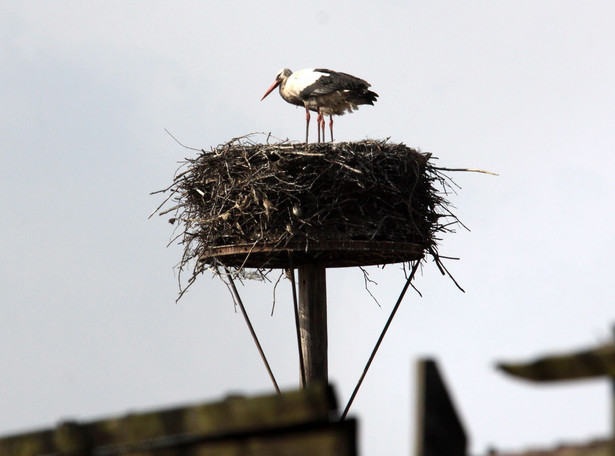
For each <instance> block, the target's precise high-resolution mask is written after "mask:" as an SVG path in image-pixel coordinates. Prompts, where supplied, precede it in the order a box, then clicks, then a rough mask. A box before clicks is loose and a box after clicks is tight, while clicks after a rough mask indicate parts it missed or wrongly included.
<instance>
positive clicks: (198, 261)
mask: <svg viewBox="0 0 615 456" xmlns="http://www.w3.org/2000/svg"><path fill="white" fill-rule="evenodd" d="M447 188H448V184H447V178H446V177H445V176H444V175H443V174H442V173H441V171H439V170H438V168H436V167H435V166H434V165H433V164H432V157H431V155H430V154H424V153H420V152H418V151H416V150H414V149H411V148H409V147H406V146H405V145H403V144H390V143H388V142H386V141H373V140H365V141H360V142H350V143H324V144H310V145H306V144H304V143H289V142H281V143H276V144H257V143H254V142H252V141H251V140H250V137H243V138H239V139H235V140H233V141H231V142H229V143H227V144H223V145H220V146H218V147H216V148H213V149H212V150H211V151H210V152H205V151H201V153H200V155H199V156H198V157H196V158H190V159H186V161H185V163H184V164H183V165H182V167H180V169H179V170H178V173H177V174H176V176H175V178H174V181H173V183H172V185H171V186H170V187H169V188H167V189H166V190H164V192H167V193H169V195H168V198H167V199H166V200H165V202H166V203H167V204H168V202H169V201H172V202H173V203H174V204H173V207H171V208H170V209H167V210H164V211H161V208H159V209H158V211H159V212H160V214H168V213H173V214H174V217H173V218H172V219H171V220H170V221H171V222H172V223H178V226H179V230H180V233H179V235H178V236H177V237H176V238H175V239H179V240H180V243H181V244H183V246H184V254H183V257H182V259H181V261H180V264H179V266H180V271H181V270H183V269H184V268H185V267H186V266H187V265H188V263H191V264H192V262H193V261H194V267H193V270H192V275H191V278H190V280H189V283H192V282H193V281H194V279H195V278H196V276H197V275H198V274H200V273H201V272H203V271H204V270H206V269H208V268H213V269H214V270H217V268H219V267H220V266H226V267H230V268H231V269H235V270H243V269H244V268H256V269H257V270H259V271H260V272H263V271H264V270H267V269H271V268H288V267H294V266H298V265H300V264H303V263H314V262H317V263H321V264H324V265H325V266H327V267H336V266H362V265H371V264H385V263H398V262H407V261H415V260H420V259H422V258H423V257H424V255H425V253H427V252H428V253H431V254H432V255H433V256H434V258H435V259H436V260H438V257H437V253H436V242H437V240H438V238H437V236H438V233H439V232H443V231H446V230H447V223H445V221H446V222H451V220H450V218H451V217H452V219H453V220H452V222H454V221H456V218H455V217H454V216H453V215H452V214H451V213H450V211H449V210H448V202H447V201H446V200H445V196H446V191H447ZM163 205H164V203H163ZM442 217H448V218H449V220H445V221H443V219H442ZM449 224H450V223H449ZM437 263H438V264H440V263H439V261H437Z"/></svg>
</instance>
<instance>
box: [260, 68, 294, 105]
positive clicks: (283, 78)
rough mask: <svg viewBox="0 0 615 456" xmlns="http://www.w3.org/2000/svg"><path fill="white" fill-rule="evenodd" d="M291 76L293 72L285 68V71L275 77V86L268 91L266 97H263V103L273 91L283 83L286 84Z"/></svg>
mask: <svg viewBox="0 0 615 456" xmlns="http://www.w3.org/2000/svg"><path fill="white" fill-rule="evenodd" d="M291 74H293V72H292V71H291V70H289V69H288V68H284V69H283V70H280V71H279V72H278V74H277V75H276V77H275V81H273V84H272V85H271V87H269V90H267V92H265V95H263V98H261V101H263V100H264V99H265V97H266V96H267V95H269V94H270V93H271V92H273V89H275V88H276V87H277V86H279V85H280V84H281V83H283V82H285V81H286V80H287V79H288V78H289V77H290V75H291Z"/></svg>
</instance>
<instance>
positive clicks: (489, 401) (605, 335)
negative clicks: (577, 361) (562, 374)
mask: <svg viewBox="0 0 615 456" xmlns="http://www.w3.org/2000/svg"><path fill="white" fill-rule="evenodd" d="M614 23H615V3H613V2H611V1H585V2H571V1H555V0H554V1H541V2H536V1H499V2H491V1H471V2H454V1H432V2H418V1H411V2H408V1H403V2H402V1H391V2H380V3H378V2H366V1H357V0H353V1H339V2H332V1H320V0H313V1H310V2H298V1H270V2H243V1H238V2H213V1H212V2H205V1H203V2H189V1H186V2H163V1H157V2H154V1H104V2H102V1H100V2H99V1H89V2H80V1H36V2H35V1H20V2H15V1H10V0H0V120H1V121H0V195H1V197H2V203H1V208H2V217H1V218H0V230H1V233H2V236H1V237H0V254H1V255H2V262H1V263H0V299H1V305H2V307H1V309H2V317H1V318H0V372H2V375H0V391H1V393H0V410H2V412H1V413H0V434H9V433H15V432H21V431H25V430H31V429H36V428H40V427H47V426H52V425H55V424H56V423H57V422H58V421H59V420H63V419H69V418H72V419H79V420H85V421H87V420H92V419H98V418H101V417H107V416H114V415H121V414H124V413H126V412H129V411H137V412H138V411H144V410H151V409H156V408H161V407H169V406H176V405H181V404H184V403H195V402H202V401H212V400H220V399H222V398H224V397H225V396H226V395H227V394H230V393H241V394H247V395H253V394H261V393H270V392H272V387H271V384H270V382H269V378H268V376H267V373H266V371H265V370H264V368H263V366H262V364H261V361H260V359H259V357H258V354H257V351H256V349H255V348H254V346H253V343H252V341H251V339H250V336H249V333H248V331H247V329H246V327H245V323H244V321H243V319H242V317H241V315H240V314H239V313H236V312H235V311H234V308H233V304H232V300H231V297H230V295H229V293H228V290H227V289H226V288H225V286H224V285H223V284H222V283H221V282H220V281H219V280H217V279H213V278H211V277H209V276H203V277H201V278H200V280H199V281H198V282H197V284H196V285H195V286H194V287H193V288H192V289H191V290H190V291H189V293H188V294H187V295H185V297H184V298H183V299H182V300H181V301H180V302H179V304H175V298H176V296H177V291H178V290H177V278H176V275H175V272H174V270H173V266H174V265H175V264H176V263H177V262H178V261H179V259H180V255H181V249H180V247H178V246H171V247H169V248H166V244H167V242H168V241H169V239H170V237H171V230H172V227H171V225H169V224H168V223H166V218H163V217H155V218H153V219H150V220H148V219H147V217H148V215H149V214H150V212H151V211H152V210H153V209H155V208H156V206H157V205H158V204H159V203H160V202H161V197H160V196H159V195H158V196H150V195H149V193H150V192H151V191H154V190H158V189H161V188H164V187H166V186H167V185H168V184H170V182H171V180H172V177H173V173H174V171H175V169H176V168H177V166H178V163H177V162H178V161H181V160H182V159H183V158H184V157H188V156H193V152H192V151H189V150H187V149H183V148H181V147H180V146H178V144H177V143H175V142H174V141H173V140H172V139H171V138H170V137H169V136H168V135H167V134H166V133H165V132H164V129H165V128H166V129H168V130H169V131H170V132H172V133H173V135H175V136H176V137H177V138H178V139H179V140H180V141H182V142H183V143H184V144H186V145H188V146H191V147H197V148H204V149H209V148H210V147H212V146H215V145H217V144H220V143H224V142H226V141H228V140H230V139H231V138H233V137H237V136H241V135H244V134H247V133H250V132H257V131H259V132H271V133H272V134H273V135H275V136H277V137H280V138H289V139H291V140H302V138H303V134H304V125H305V124H304V112H303V111H302V110H301V109H296V108H295V107H293V106H291V105H288V104H287V103H285V102H284V101H283V100H282V99H281V98H280V97H279V96H278V95H277V94H272V96H270V97H268V98H267V99H265V100H264V101H262V102H261V101H259V100H260V98H261V96H262V95H263V93H264V92H265V90H266V89H267V88H268V87H269V86H270V84H271V83H272V82H273V79H274V77H275V75H276V73H277V71H278V70H280V69H281V68H284V67H288V68H291V69H293V70H298V69H301V68H309V67H325V68H331V69H335V70H339V71H345V72H348V73H351V74H354V75H356V76H359V77H361V78H364V79H366V80H368V81H369V82H370V83H371V84H372V89H373V90H374V91H375V92H377V93H378V94H379V95H380V98H379V100H378V103H376V105H375V106H374V107H371V106H366V107H362V108H361V110H360V111H358V112H356V113H354V114H352V115H349V116H344V117H340V118H338V119H337V121H336V127H335V128H336V135H337V138H336V139H337V140H361V139H365V138H377V139H383V138H389V137H390V140H391V141H395V142H403V143H405V144H407V145H408V146H411V147H416V148H420V149H421V150H423V151H426V152H431V153H433V154H434V155H435V156H436V157H438V163H439V164H440V165H442V166H448V167H469V168H481V169H486V170H490V171H494V172H497V173H498V174H499V177H493V176H487V175H480V174H468V173H458V174H456V175H455V176H454V178H455V180H456V182H457V183H458V184H459V185H460V186H461V189H460V190H458V192H457V195H453V196H452V197H451V200H452V202H453V204H454V205H455V210H454V211H455V213H456V214H457V215H458V216H459V217H460V219H461V220H462V221H463V222H464V224H465V225H467V226H468V227H469V228H470V229H471V231H469V232H468V231H466V230H463V229H459V230H457V232H456V233H453V234H450V235H447V236H445V237H444V238H443V240H442V241H441V244H440V253H441V254H443V255H448V256H453V257H460V261H455V262H449V263H448V268H449V270H450V271H451V272H452V273H453V275H454V276H455V278H456V279H457V281H458V282H459V283H460V284H461V285H462V286H463V287H464V288H465V290H466V293H465V294H464V293H461V292H460V291H459V290H457V289H456V287H455V286H454V284H453V283H452V282H451V281H450V280H449V279H448V278H446V277H442V276H441V275H440V274H439V272H438V270H437V268H436V267H435V265H434V264H433V263H431V262H428V263H426V264H425V267H424V268H423V270H422V274H421V275H420V276H419V277H418V278H417V280H416V282H415V284H416V286H417V287H418V288H419V289H420V291H421V293H422V295H423V297H422V298H421V297H419V296H418V294H416V293H414V292H411V293H409V294H408V295H407V297H406V299H405V301H404V303H403V306H402V308H401V309H400V311H399V313H398V315H397V318H396V320H395V321H394V323H393V325H392V327H391V329H390V331H389V334H388V336H387V338H386V339H385V341H384V343H383V345H382V347H381V350H380V352H379V354H378V356H377V357H376V360H375V362H374V363H373V365H372V370H371V371H370V373H369V374H368V376H367V378H366V380H365V382H364V385H363V387H362V389H361V391H360V393H359V396H358V397H357V399H356V401H355V404H354V406H353V409H352V410H351V414H353V415H354V416H356V417H358V418H359V419H360V434H361V450H362V454H364V455H378V454H390V455H407V454H409V449H410V448H411V442H412V439H413V435H412V431H411V429H412V427H413V424H412V421H411V417H412V415H413V413H414V399H413V396H412V392H413V388H414V380H413V378H414V367H413V366H414V362H415V360H416V359H417V358H419V357H421V356H433V357H435V358H437V360H438V361H439V362H440V366H441V368H442V370H443V371H444V374H445V376H446V380H447V382H448V384H449V386H450V388H451V390H452V391H453V393H454V396H455V402H456V404H457V406H458V408H459V409H460V411H461V414H462V417H463V420H464V422H465V425H466V427H467V429H468V430H469V433H470V437H471V444H472V451H473V452H475V453H478V452H484V451H485V450H486V448H487V447H488V446H489V445H495V446H496V447H499V448H508V449H510V448H517V449H518V448H524V447H527V446H544V445H551V444H554V443H556V442H560V441H579V440H584V439H588V438H593V437H599V436H606V434H607V433H608V432H609V430H610V417H611V415H610V407H611V403H610V400H609V387H608V384H607V382H606V381H605V380H592V381H584V382H575V383H572V384H561V385H557V386H535V385H531V384H528V383H523V382H521V381H516V380H514V379H510V378H507V377H504V376H503V375H502V374H501V373H499V372H497V371H495V369H494V363H495V362H496V361H497V360H527V359H531V358H533V357H534V356H537V355H539V354H543V353H549V352H566V351H568V350H572V349H580V348H585V347H588V346H593V345H594V344H597V343H600V342H604V341H606V340H608V339H609V337H610V336H611V326H612V324H613V323H614V322H615V308H614V307H613V298H612V295H613V292H612V282H613V278H612V277H613V272H614V269H615V268H614V267H613V265H612V262H613V258H615V247H614V242H613V226H614V225H615V211H614V209H613V199H614V198H613V197H614V196H615V195H614V193H615V192H614V190H615V184H614V183H613V175H614V174H615V158H614V157H615V83H614V81H615V27H613V24H614ZM312 134H313V131H312ZM372 277H373V278H374V279H375V280H376V281H377V282H378V284H379V285H378V286H374V287H373V288H372V290H371V291H372V292H373V293H374V294H375V295H376V296H377V298H378V300H379V301H380V303H381V304H382V307H381V308H380V307H378V306H377V305H376V304H375V303H374V301H373V300H372V299H371V298H370V297H369V295H368V294H367V292H366V291H365V290H364V289H363V276H362V273H361V272H360V271H359V270H358V269H341V270H330V271H329V273H328V297H329V346H330V355H329V357H330V374H331V380H332V382H333V383H334V385H335V387H336V389H337V392H338V395H339V398H340V402H341V404H342V405H343V404H345V401H346V400H347V399H348V397H349V395H350V393H351V392H352V389H353V387H354V384H355V382H356V380H357V379H358V377H359V375H360V373H361V371H362V368H363V365H364V363H365V361H366V360H367V357H368V356H369V352H370V350H371V347H372V346H373V344H374V343H375V341H376V339H377V337H378V334H379V333H380V330H381V328H382V326H383V324H384V322H385V321H386V319H387V317H388V314H389V312H390V310H391V308H392V306H393V304H394V302H395V299H396V297H397V295H398V293H399V291H400V289H401V287H402V286H403V281H404V278H403V273H402V271H401V270H400V268H399V266H396V265H392V266H388V267H387V268H385V269H384V270H374V271H372ZM273 278H274V279H276V278H277V277H273ZM289 288H290V286H289V284H288V282H287V281H284V282H283V283H282V284H281V285H280V286H279V287H278V290H277V302H276V311H275V314H274V316H273V317H272V316H270V311H271V305H272V299H273V284H271V283H268V284H261V283H247V284H246V286H244V287H242V288H241V289H240V292H241V293H242V295H243V297H244V299H245V301H246V304H247V306H248V312H249V313H250V315H251V317H252V318H253V323H254V325H255V327H256V330H257V332H258V334H259V335H260V337H261V339H262V343H263V346H264V349H265V351H266V352H267V354H268V356H269V358H270V363H271V365H272V367H273V369H274V371H275V373H276V375H277V377H278V381H279V383H280V384H281V386H282V387H283V388H284V389H291V388H295V387H296V386H297V384H298V368H297V357H296V356H297V355H296V347H295V345H294V344H295V336H294V333H293V328H294V326H293V325H294V323H293V317H292V311H291V307H290V291H289Z"/></svg>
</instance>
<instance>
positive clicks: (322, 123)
mask: <svg viewBox="0 0 615 456" xmlns="http://www.w3.org/2000/svg"><path fill="white" fill-rule="evenodd" d="M318 112H319V115H320V122H318V135H319V136H320V132H321V131H322V142H327V138H326V137H325V115H324V114H323V113H321V112H320V109H319V110H318Z"/></svg>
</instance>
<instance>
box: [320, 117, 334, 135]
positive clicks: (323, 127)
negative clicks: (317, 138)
mask: <svg viewBox="0 0 615 456" xmlns="http://www.w3.org/2000/svg"><path fill="white" fill-rule="evenodd" d="M329 129H330V130H331V142H333V115H330V116H329ZM322 133H323V135H324V134H325V126H324V120H323V126H322Z"/></svg>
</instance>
